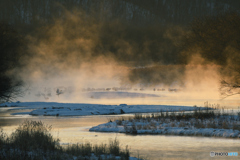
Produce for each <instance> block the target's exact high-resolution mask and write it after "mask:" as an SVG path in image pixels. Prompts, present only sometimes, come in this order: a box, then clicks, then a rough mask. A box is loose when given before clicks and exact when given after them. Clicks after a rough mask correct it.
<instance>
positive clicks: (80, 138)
mask: <svg viewBox="0 0 240 160" xmlns="http://www.w3.org/2000/svg"><path fill="white" fill-rule="evenodd" d="M9 109H11V107H9V108H1V109H0V119H1V120H0V127H1V128H3V129H4V131H5V132H7V133H8V134H10V133H11V132H13V131H14V130H15V129H16V127H17V126H18V125H19V124H21V123H22V122H23V121H24V120H26V119H28V120H35V121H40V120H41V121H42V122H44V123H45V124H49V125H52V127H53V130H52V134H53V135H54V137H56V138H57V137H58V138H60V140H61V144H62V145H66V144H74V143H86V142H90V143H92V144H101V143H106V144H108V142H109V140H110V139H115V138H117V139H118V140H119V142H120V145H121V147H122V148H125V146H126V145H128V147H129V148H130V151H131V156H135V157H138V156H140V157H142V158H144V159H153V160H158V159H169V160H170V159H181V160H183V159H184V160H185V159H199V160H200V159H201V160H202V159H213V158H212V157H210V152H211V151H215V152H238V154H240V140H239V139H226V138H214V137H211V138H210V137H189V136H172V135H171V136H170V135H136V136H133V135H126V134H122V133H99V132H89V131H88V130H89V128H90V127H92V126H96V125H98V124H101V123H105V122H107V121H108V119H114V118H117V117H119V116H132V115H107V116H106V115H99V116H75V117H46V116H30V115H27V114H26V115H17V116H16V115H11V113H16V112H28V111H30V110H14V111H13V110H9ZM215 158H216V159H239V156H237V157H215Z"/></svg>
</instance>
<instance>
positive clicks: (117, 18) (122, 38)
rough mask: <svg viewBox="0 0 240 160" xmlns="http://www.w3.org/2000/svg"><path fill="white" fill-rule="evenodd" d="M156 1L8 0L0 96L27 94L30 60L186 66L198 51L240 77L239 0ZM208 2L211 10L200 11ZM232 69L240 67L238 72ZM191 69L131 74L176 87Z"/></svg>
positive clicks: (0, 29)
mask: <svg viewBox="0 0 240 160" xmlns="http://www.w3.org/2000/svg"><path fill="white" fill-rule="evenodd" d="M148 2H149V3H146V1H142V0H139V1H135V0H115V1H108V0H99V1H91V0H73V1H67V0H61V1H60V0H59V1H50V0H42V1H30V0H16V1H15V0H11V1H1V2H0V7H1V10H0V20H1V23H0V51H1V52H0V54H1V55H0V56H1V59H0V64H1V65H0V73H1V74H0V91H1V92H0V99H2V100H6V101H8V100H11V99H12V98H13V97H16V96H19V94H20V89H19V88H20V87H21V86H22V79H21V77H19V74H18V73H19V72H20V71H21V69H22V68H24V67H26V66H28V67H29V66H30V67H29V68H31V67H32V66H38V67H39V68H40V69H43V68H44V69H45V70H43V71H42V72H49V73H46V74H51V73H52V72H53V71H52V70H50V68H49V67H48V65H49V66H50V67H52V68H55V69H59V70H60V69H63V68H61V67H63V66H64V67H68V69H72V68H74V67H75V68H76V67H79V66H80V65H81V62H83V61H90V60H91V59H93V58H97V57H99V56H103V57H108V58H109V57H110V58H111V59H113V60H114V61H116V62H118V63H121V64H125V65H127V66H128V67H129V66H130V67H135V66H139V65H141V66H144V65H148V64H157V65H159V64H161V65H186V64H188V63H189V61H190V60H191V57H192V56H193V55H195V54H196V53H198V54H200V55H201V56H202V57H203V58H204V59H205V60H206V61H209V62H213V63H215V64H217V65H220V66H222V67H223V68H224V69H223V70H222V74H223V75H224V76H227V77H230V76H229V75H231V77H233V78H230V79H231V82H234V81H235V82H237V81H238V78H236V76H232V75H237V74H239V72H238V71H237V70H238V68H236V67H238V64H239V61H240V59H239V57H240V56H239V51H240V48H239V46H240V16H239V11H238V8H237V7H238V6H240V5H237V3H238V2H237V1H232V0H228V1H225V0H219V1H216V0H211V1H209V0H208V1H207V0H201V1H199V0H191V1H187V0H186V1H185V0H181V1H180V0H175V1H173V0H167V1H165V0H154V1H151V0H149V1H148ZM150 2H151V3H150ZM209 6H210V7H209ZM216 6H218V7H216ZM161 7H162V8H161ZM181 7H182V9H181ZM204 7H205V9H206V11H204V10H202V11H200V9H203V8H204ZM77 8H78V9H77ZM183 8H185V9H183ZM231 10H235V11H234V12H232V11H231ZM200 12H202V13H200ZM204 15H207V16H204ZM171 17H172V18H171ZM194 18H195V20H193V19H194ZM135 22H138V23H135ZM188 22H191V23H189V24H188ZM163 24H164V25H163ZM30 46H31V47H30ZM41 49H45V50H41ZM39 51H41V52H39ZM43 52H44V53H43ZM36 57H37V58H38V59H36ZM52 57H53V58H54V59H52ZM32 59H34V61H32ZM32 62H34V64H32ZM43 62H44V65H45V66H47V67H43ZM29 64H30V65H29ZM59 66H60V68H58V67H59ZM229 67H231V68H235V70H234V72H233V71H230V70H229ZM226 68H228V69H226ZM64 69H65V68H64ZM29 71H30V70H29ZM55 71H56V70H54V72H55ZM232 73H234V74H232ZM55 74H56V73H55ZM183 74H184V67H182V66H181V67H180V68H177V69H174V67H170V70H167V69H166V68H162V67H161V66H160V67H159V66H158V67H153V68H142V69H132V70H131V71H130V73H129V77H128V80H129V81H130V83H131V82H132V83H139V82H140V83H148V84H151V83H152V84H157V83H167V84H169V85H170V84H171V83H172V82H173V81H174V80H176V79H178V78H179V77H181V76H182V75H183ZM170 79H171V81H170ZM237 83H238V82H237ZM14 93H15V94H14Z"/></svg>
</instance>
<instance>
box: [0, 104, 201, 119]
mask: <svg viewBox="0 0 240 160" xmlns="http://www.w3.org/2000/svg"><path fill="white" fill-rule="evenodd" d="M0 106H5V107H16V108H11V109H12V110H19V109H33V111H31V112H29V114H30V115H43V116H85V115H111V114H128V113H153V112H160V111H163V112H165V111H169V112H172V111H174V112H178V111H193V110H194V109H195V108H194V107H189V106H170V105H127V104H120V105H100V104H80V103H55V102H19V103H3V104H1V105H0ZM201 109H205V108H204V107H203V108H201ZM24 114H26V113H24Z"/></svg>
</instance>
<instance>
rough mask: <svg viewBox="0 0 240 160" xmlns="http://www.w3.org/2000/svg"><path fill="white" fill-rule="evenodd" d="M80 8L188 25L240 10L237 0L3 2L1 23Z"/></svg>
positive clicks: (106, 16) (46, 19)
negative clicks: (204, 18) (195, 19)
mask: <svg viewBox="0 0 240 160" xmlns="http://www.w3.org/2000/svg"><path fill="white" fill-rule="evenodd" d="M65 9H67V10H73V9H78V10H82V11H84V12H87V13H89V14H91V16H92V15H93V14H95V16H97V17H98V18H99V19H101V20H112V19H116V18H117V19H121V20H126V21H128V22H133V23H134V24H140V25H146V24H156V23H160V24H162V25H166V24H175V25H176V24H177V25H186V24H189V23H190V22H191V21H192V20H193V19H194V18H196V17H202V16H206V15H209V16H214V15H217V14H219V13H222V12H228V11H238V12H239V11H240V1H236V0H147V1H146V0H112V1H109V0H97V1H96V0H71V1H69V0H54V1H53V0H41V1H32V0H11V1H8V0H2V1H0V20H5V21H7V22H8V23H11V24H15V25H16V24H18V25H23V24H28V25H39V24H40V23H51V22H53V19H54V18H56V17H57V18H58V17H60V16H63V15H64V10H65Z"/></svg>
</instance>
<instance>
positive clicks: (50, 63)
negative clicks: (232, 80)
mask: <svg viewBox="0 0 240 160" xmlns="http://www.w3.org/2000/svg"><path fill="white" fill-rule="evenodd" d="M188 34H189V31H188V30H187V29H185V28H184V27H180V26H171V27H169V28H167V29H166V28H163V27H161V26H138V25H132V24H127V23H126V22H123V21H120V20H114V21H104V20H102V21H100V20H97V19H96V18H94V17H91V16H89V15H87V14H85V13H83V12H79V11H76V10H75V11H72V12H69V11H67V10H66V11H65V14H64V16H63V17H61V18H56V19H55V21H54V22H53V23H51V24H49V25H46V26H44V27H41V28H39V29H38V32H36V33H34V34H31V35H28V37H27V38H28V40H29V42H30V43H29V45H28V52H29V53H30V54H29V55H28V56H26V57H25V59H24V61H25V63H26V64H27V65H26V67H24V68H21V70H20V71H19V75H20V77H21V78H22V79H24V82H25V84H27V85H26V88H25V90H26V91H25V95H24V97H22V98H20V100H21V101H55V102H70V103H74V102H78V103H107V104H113V103H115V104H116V103H131V104H177V103H178V101H179V104H182V105H184V103H185V105H194V104H196V105H203V103H204V102H205V101H210V102H212V103H222V104H226V105H228V103H227V102H226V101H225V100H221V98H222V97H221V96H220V93H219V88H220V81H221V78H222V73H221V72H220V71H221V70H222V65H220V64H218V63H215V62H214V61H210V60H209V59H206V58H203V56H202V55H201V54H200V52H201V49H198V48H195V49H194V50H193V49H191V47H189V49H184V50H181V49H180V47H179V46H181V45H182V43H183V40H184V38H185V37H186V36H187V35H188ZM186 52H188V55H189V56H188V57H186ZM173 53H178V54H173ZM182 58H185V60H184V63H183V61H182ZM186 62H187V63H186ZM224 75H226V74H224ZM163 89H164V91H163ZM97 92H108V93H104V95H102V96H99V93H97ZM115 92H116V93H115ZM117 92H119V93H117ZM96 94H98V96H96ZM230 99H231V98H230ZM233 99H236V97H234V98H233ZM227 101H228V100H227ZM237 105H238V102H234V106H237Z"/></svg>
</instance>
